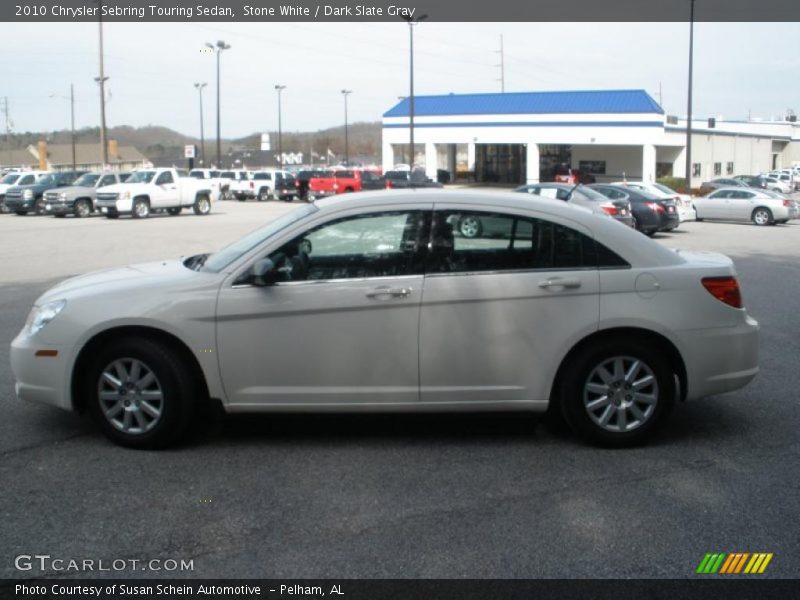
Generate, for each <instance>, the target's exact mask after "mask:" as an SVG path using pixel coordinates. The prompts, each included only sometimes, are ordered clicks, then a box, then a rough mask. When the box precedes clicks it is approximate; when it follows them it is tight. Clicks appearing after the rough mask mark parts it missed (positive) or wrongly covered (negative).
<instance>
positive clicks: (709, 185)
mask: <svg viewBox="0 0 800 600" xmlns="http://www.w3.org/2000/svg"><path fill="white" fill-rule="evenodd" d="M700 187H701V188H705V189H709V190H718V189H720V188H724V187H747V184H746V183H744V182H743V181H741V180H739V179H736V178H735V177H719V178H717V179H712V180H711V181H704V182H703V183H702V184H701V185H700Z"/></svg>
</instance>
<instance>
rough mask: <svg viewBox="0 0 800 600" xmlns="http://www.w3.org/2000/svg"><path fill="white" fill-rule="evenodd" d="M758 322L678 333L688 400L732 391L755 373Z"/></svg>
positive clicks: (747, 318)
mask: <svg viewBox="0 0 800 600" xmlns="http://www.w3.org/2000/svg"><path fill="white" fill-rule="evenodd" d="M758 332H759V326H758V322H757V321H756V320H755V319H753V318H752V317H750V316H749V315H746V316H745V319H744V322H743V323H740V324H739V325H736V326H734V327H715V328H713V329H697V330H690V331H681V332H679V334H678V335H679V337H680V339H681V345H682V346H683V349H682V354H683V358H684V363H685V365H686V374H687V376H688V390H687V400H695V399H698V398H703V397H705V396H711V395H714V394H723V393H725V392H732V391H734V390H738V389H739V388H742V387H744V386H746V385H747V384H748V383H750V382H751V381H752V380H753V378H754V377H755V376H756V375H757V374H758V370H759V367H758V335H759V334H758Z"/></svg>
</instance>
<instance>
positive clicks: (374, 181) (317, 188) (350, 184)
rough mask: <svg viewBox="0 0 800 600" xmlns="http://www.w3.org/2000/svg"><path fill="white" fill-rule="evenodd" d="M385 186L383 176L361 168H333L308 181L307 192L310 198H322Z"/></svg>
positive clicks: (379, 188)
mask: <svg viewBox="0 0 800 600" xmlns="http://www.w3.org/2000/svg"><path fill="white" fill-rule="evenodd" d="M384 187H386V183H385V180H384V178H383V177H381V176H379V175H376V174H375V173H372V172H371V171H365V170H362V169H333V170H331V171H325V172H323V173H322V174H321V175H317V176H315V177H312V178H311V179H309V181H308V194H309V196H311V197H312V198H323V197H325V196H331V195H333V194H349V193H351V192H361V191H367V190H381V189H383V188H384Z"/></svg>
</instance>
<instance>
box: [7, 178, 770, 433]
mask: <svg viewBox="0 0 800 600" xmlns="http://www.w3.org/2000/svg"><path fill="white" fill-rule="evenodd" d="M466 216H473V217H477V218H478V219H480V220H481V221H484V222H487V223H488V222H491V225H492V226H491V227H484V228H483V231H482V233H481V235H478V236H474V237H469V238H467V237H463V236H461V235H459V234H458V233H457V232H455V231H454V228H453V223H454V222H458V221H459V220H461V219H463V218H464V217H466ZM11 365H12V368H13V371H14V374H15V376H16V380H17V384H16V390H17V394H18V395H19V397H20V398H22V399H24V400H31V401H37V402H45V403H48V404H53V405H56V406H59V407H61V408H64V409H68V410H78V411H88V412H89V413H91V414H93V415H94V417H95V418H96V419H97V422H98V423H99V425H100V427H101V428H102V430H103V431H104V432H105V433H106V434H107V435H108V436H109V437H110V438H111V439H112V440H114V441H115V442H118V443H120V444H124V445H127V446H135V447H159V446H164V445H167V444H169V443H171V442H174V441H175V440H177V439H179V437H180V435H181V434H182V433H184V432H185V431H186V430H187V429H188V428H189V427H188V424H189V423H190V420H189V417H190V415H191V413H192V409H193V407H194V406H196V403H197V402H198V401H199V400H204V399H207V398H210V399H216V400H219V401H220V402H221V404H222V405H223V406H224V408H225V409H226V410H227V411H228V412H231V413H234V412H236V413H238V412H246V411H389V410H393V411H428V410H433V411H471V410H474V411H479V410H498V411H501V410H530V411H540V412H545V411H548V410H549V412H550V413H551V415H553V416H560V417H563V418H564V419H565V420H566V422H567V423H568V424H569V425H570V426H571V427H572V429H574V430H575V431H576V432H577V433H579V434H581V435H582V436H583V437H584V438H587V439H588V440H590V441H593V442H595V443H599V444H603V445H610V446H627V445H632V444H635V443H639V442H642V441H644V440H646V439H647V438H649V437H650V436H651V435H652V433H653V432H654V431H655V430H656V429H657V428H658V427H659V426H660V425H662V423H663V422H664V420H665V418H666V417H667V415H668V413H669V412H670V410H671V409H672V407H673V404H674V403H675V401H676V399H678V398H680V399H688V400H694V399H697V398H701V397H703V396H708V395H710V394H718V393H721V392H728V391H731V390H735V389H737V388H741V387H742V386H744V385H746V384H747V383H748V382H749V381H750V380H751V379H753V377H754V376H755V375H756V373H757V372H758V324H757V323H756V321H754V320H753V319H752V318H751V317H749V316H748V315H747V313H746V312H745V309H744V308H743V306H742V300H741V296H740V292H739V284H738V282H737V279H736V274H735V271H734V268H733V265H732V263H731V261H730V260H729V259H728V258H727V257H725V256H721V255H718V254H710V253H696V252H691V253H690V252H676V251H672V250H668V249H666V248H664V247H663V246H661V245H659V244H658V243H656V242H653V241H651V240H649V239H647V238H646V237H644V236H642V235H640V234H639V233H637V232H636V231H634V230H633V229H631V228H630V227H625V226H624V225H622V224H621V223H618V222H617V221H615V220H614V219H612V218H610V217H606V216H600V215H595V214H592V213H590V212H589V211H587V210H586V209H583V208H581V207H576V206H572V205H570V204H567V203H559V202H553V201H552V200H548V199H538V198H536V197H533V196H530V195H525V196H523V195H522V194H514V193H468V192H452V191H443V190H438V191H437V190H424V191H423V190H409V191H400V192H397V191H394V192H373V193H364V194H351V195H348V196H347V198H344V199H342V198H331V199H328V200H324V201H322V202H319V203H316V204H309V205H304V206H302V207H301V208H298V209H297V210H295V211H293V212H291V213H288V214H287V215H284V216H282V217H281V218H279V219H277V220H275V221H273V222H272V223H270V224H269V225H267V226H266V227H264V228H262V229H259V230H258V231H255V232H253V233H251V234H249V235H248V236H246V237H244V238H242V239H241V240H239V241H237V242H235V243H233V244H231V245H230V246H228V247H226V248H224V249H222V250H221V251H219V252H217V253H214V254H209V255H205V254H203V255H198V256H192V257H189V258H187V259H185V260H182V261H177V260H173V261H167V262H158V263H152V264H144V265H138V266H132V267H127V268H123V269H114V270H110V271H104V272H99V273H92V274H89V275H84V276H81V277H76V278H73V279H69V280H67V281H64V282H63V283H61V284H59V285H57V286H55V287H54V288H52V289H50V290H49V291H47V292H46V293H45V294H44V295H43V296H42V297H41V298H39V299H38V300H37V301H36V304H35V306H34V308H33V310H32V311H31V314H30V317H29V318H28V321H27V323H26V324H25V326H24V328H23V330H22V332H21V333H20V334H19V335H18V336H17V338H16V339H15V340H14V341H13V343H12V348H11Z"/></svg>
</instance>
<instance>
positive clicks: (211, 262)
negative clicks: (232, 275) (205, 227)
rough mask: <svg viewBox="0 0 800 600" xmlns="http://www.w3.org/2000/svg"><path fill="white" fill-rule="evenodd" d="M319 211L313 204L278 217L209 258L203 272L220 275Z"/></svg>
mask: <svg viewBox="0 0 800 600" xmlns="http://www.w3.org/2000/svg"><path fill="white" fill-rule="evenodd" d="M318 210H319V209H318V208H317V207H316V206H314V205H313V204H306V205H305V206H301V207H300V208H298V209H295V210H293V211H292V212H290V213H287V214H285V215H283V216H282V217H278V218H277V219H275V220H274V221H272V222H271V223H270V224H269V225H267V226H265V227H262V228H261V229H256V230H255V231H253V232H252V233H249V234H247V235H246V236H244V237H243V238H242V239H240V240H237V241H235V242H233V243H232V244H230V245H229V246H226V247H225V248H223V249H222V250H220V251H219V252H215V253H214V254H212V255H211V256H209V257H208V258H207V259H206V261H205V264H204V265H203V268H202V270H203V271H210V272H212V273H219V272H220V271H221V270H222V269H224V268H225V267H227V266H228V265H230V264H231V263H232V262H233V261H235V260H237V259H238V258H240V257H242V256H243V255H245V254H247V253H248V252H250V251H251V250H252V249H253V248H255V247H256V246H259V245H260V244H261V243H263V242H264V241H265V240H267V239H268V238H270V237H272V236H273V235H275V234H276V233H278V232H279V231H281V230H282V229H285V228H286V227H289V225H291V224H293V223H296V222H297V221H299V220H300V219H303V218H305V217H307V216H308V215H310V214H311V213H315V212H317V211H318Z"/></svg>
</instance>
